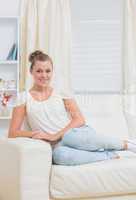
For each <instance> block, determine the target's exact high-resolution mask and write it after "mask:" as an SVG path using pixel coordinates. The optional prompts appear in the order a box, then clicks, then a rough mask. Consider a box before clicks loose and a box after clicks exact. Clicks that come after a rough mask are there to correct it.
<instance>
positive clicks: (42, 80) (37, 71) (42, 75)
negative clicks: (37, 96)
mask: <svg viewBox="0 0 136 200" xmlns="http://www.w3.org/2000/svg"><path fill="white" fill-rule="evenodd" d="M52 68H53V67H52V64H51V62H50V61H36V62H35V64H34V65H33V69H32V70H31V74H32V76H33V80H34V83H35V84H36V85H38V86H41V87H46V86H48V85H49V84H50V81H51V78H52V74H53V69H52Z"/></svg>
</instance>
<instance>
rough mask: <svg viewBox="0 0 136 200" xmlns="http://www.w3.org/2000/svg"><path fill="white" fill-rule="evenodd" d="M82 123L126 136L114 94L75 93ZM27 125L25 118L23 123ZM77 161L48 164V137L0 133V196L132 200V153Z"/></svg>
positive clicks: (135, 176)
mask: <svg viewBox="0 0 136 200" xmlns="http://www.w3.org/2000/svg"><path fill="white" fill-rule="evenodd" d="M75 99H76V100H77V103H78V105H79V106H80V109H81V111H82V112H83V114H84V115H85V117H86V123H87V124H89V125H91V126H92V127H93V128H95V129H96V131H97V132H98V133H99V134H104V135H112V136H113V135H114V136H115V137H119V138H126V139H127V138H129V133H128V127H127V123H126V119H125V115H124V112H123V108H122V96H121V95H117V94H109V95H108V94H103V95H102V94H101V95H100V94H94V95H87V94H86V95H75ZM22 128H28V129H29V127H28V124H27V119H25V121H24V124H23V127H22ZM118 153H119V155H120V159H111V160H105V161H99V162H95V163H89V164H84V165H77V166H63V165H54V164H52V149H51V146H50V144H49V143H47V142H44V141H41V140H34V139H31V138H23V137H20V138H19V137H18V138H13V139H11V138H1V139H0V200H55V199H56V200H135V199H136V181H135V180H136V153H133V152H130V151H119V152H118Z"/></svg>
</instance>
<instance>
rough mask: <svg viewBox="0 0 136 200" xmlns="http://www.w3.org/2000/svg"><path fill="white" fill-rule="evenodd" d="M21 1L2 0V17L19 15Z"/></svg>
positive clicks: (0, 10)
mask: <svg viewBox="0 0 136 200" xmlns="http://www.w3.org/2000/svg"><path fill="white" fill-rule="evenodd" d="M20 1H21V0H0V16H2V15H11V16H14V15H19V4H20Z"/></svg>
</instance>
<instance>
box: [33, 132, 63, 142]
mask: <svg viewBox="0 0 136 200" xmlns="http://www.w3.org/2000/svg"><path fill="white" fill-rule="evenodd" d="M32 138H34V139H41V140H46V141H49V142H55V141H58V140H60V134H59V133H56V134H51V133H46V132H42V131H33V134H32Z"/></svg>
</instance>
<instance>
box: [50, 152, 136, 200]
mask: <svg viewBox="0 0 136 200" xmlns="http://www.w3.org/2000/svg"><path fill="white" fill-rule="evenodd" d="M120 155H121V158H120V159H112V160H106V161H100V162H95V163H91V164H85V165H78V166H62V165H53V166H52V173H51V184H50V192H51V196H52V197H53V198H58V199H63V198H64V199H65V198H67V199H70V198H89V197H90V198H91V197H100V196H110V195H123V194H124V195H125V194H131V193H136V181H135V180H136V154H135V153H132V152H129V151H122V152H120Z"/></svg>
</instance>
